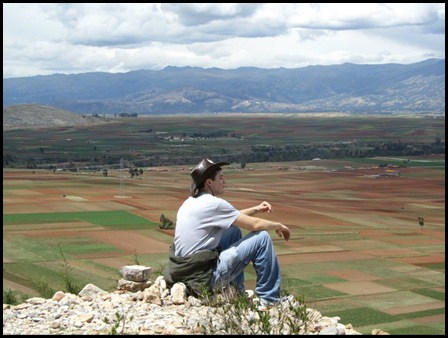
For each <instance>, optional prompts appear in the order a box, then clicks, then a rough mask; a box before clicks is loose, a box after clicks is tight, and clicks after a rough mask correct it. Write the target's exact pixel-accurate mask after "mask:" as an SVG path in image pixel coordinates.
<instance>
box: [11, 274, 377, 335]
mask: <svg viewBox="0 0 448 338" xmlns="http://www.w3.org/2000/svg"><path fill="white" fill-rule="evenodd" d="M130 269H131V270H132V269H134V271H133V272H130ZM124 271H127V273H123V272H124ZM149 271H150V269H149V270H148V269H145V268H143V269H142V267H138V266H130V267H129V266H128V267H126V268H125V269H121V272H122V274H123V276H126V278H130V279H138V280H129V282H132V283H137V285H145V286H147V287H146V288H144V289H143V290H138V291H127V290H125V289H124V288H123V287H122V286H123V285H125V284H126V283H123V282H122V283H121V285H122V286H121V287H120V288H121V289H119V290H116V291H114V292H106V291H104V290H101V289H100V288H98V287H97V286H95V285H92V284H88V285H86V286H85V287H84V288H83V289H82V290H81V291H80V292H79V294H78V295H74V294H70V293H64V292H62V291H58V292H56V293H55V295H54V296H53V298H51V299H44V298H38V297H35V298H30V299H28V300H27V301H26V302H25V303H23V304H19V305H16V306H12V305H6V304H3V334H4V335H5V334H6V335H17V334H20V335H34V334H39V335H46V334H48V335H56V334H57V335H60V334H64V335H66V334H71V335H78V334H79V335H91V334H96V335H102V334H127V335H131V334H154V335H162V334H163V335H165V334H312V335H318V334H320V335H360V333H358V332H357V331H355V330H354V329H353V327H352V326H351V325H350V324H346V325H344V324H342V323H340V322H339V321H340V318H339V317H332V318H329V317H324V316H322V315H321V314H320V313H319V312H318V311H316V310H314V309H309V308H305V307H303V306H302V304H300V302H298V301H297V300H295V299H290V301H288V302H287V303H282V304H280V305H278V306H275V307H273V308H271V309H270V310H269V311H267V312H259V311H258V310H257V307H256V306H250V305H249V306H246V307H238V306H235V305H234V304H231V302H229V301H226V297H225V294H221V295H220V296H221V298H220V301H219V302H216V299H214V302H215V305H212V303H213V302H211V301H210V302H204V301H203V300H202V301H201V300H199V299H197V298H194V297H191V296H189V297H187V292H186V288H185V285H183V284H182V283H177V284H175V285H174V286H173V287H172V288H167V286H166V283H165V280H164V279H163V277H162V276H159V277H157V278H156V279H155V281H154V282H150V281H149V279H146V278H149ZM129 272H130V273H129ZM144 276H146V277H144ZM142 277H143V278H142ZM133 285H134V288H135V285H136V284H133ZM137 289H138V287H137ZM249 294H251V293H249ZM227 300H229V298H227ZM251 302H254V303H256V298H250V302H248V303H247V304H251ZM217 304H219V305H217ZM301 311H306V316H305V317H304V316H303V315H299V314H300V313H301ZM301 318H306V320H305V321H303V320H302V319H301ZM268 323H269V325H267V324H268ZM379 331H381V330H378V332H379ZM381 332H382V331H381ZM376 334H379V333H376ZM381 334H385V333H384V332H382V333H381Z"/></svg>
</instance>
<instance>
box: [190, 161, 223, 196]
mask: <svg viewBox="0 0 448 338" xmlns="http://www.w3.org/2000/svg"><path fill="white" fill-rule="evenodd" d="M229 164H230V163H227V162H217V163H213V164H212V165H211V166H210V167H208V168H207V169H205V171H204V173H203V174H202V179H201V181H200V182H197V184H196V182H194V181H193V182H192V183H191V186H190V192H191V195H192V196H196V190H198V186H200V185H201V184H202V183H203V182H205V180H206V179H207V178H208V175H209V174H210V173H211V172H213V171H214V170H215V169H217V168H219V167H222V166H223V165H229Z"/></svg>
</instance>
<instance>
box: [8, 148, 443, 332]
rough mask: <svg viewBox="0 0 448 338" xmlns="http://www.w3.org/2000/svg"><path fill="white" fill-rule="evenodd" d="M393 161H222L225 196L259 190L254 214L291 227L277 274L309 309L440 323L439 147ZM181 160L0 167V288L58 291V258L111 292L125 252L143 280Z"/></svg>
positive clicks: (180, 192)
mask: <svg viewBox="0 0 448 338" xmlns="http://www.w3.org/2000/svg"><path fill="white" fill-rule="evenodd" d="M406 159H407V160H408V162H407V166H406V167H399V166H387V167H384V166H380V165H379V164H380V163H394V161H395V162H396V163H400V164H401V163H403V159H400V158H399V159H391V158H370V159H362V160H359V159H352V160H315V161H298V162H284V163H254V164H252V163H247V165H246V167H245V168H244V169H242V168H241V166H240V165H239V164H237V163H233V164H231V165H230V166H227V167H225V171H224V174H225V177H226V181H227V189H226V194H225V196H224V197H225V198H226V199H227V200H229V202H231V203H232V204H233V205H235V206H236V207H237V208H241V209H243V208H247V207H250V206H252V205H254V204H258V203H259V202H261V201H263V200H267V201H269V202H270V203H271V204H272V205H273V208H274V212H273V213H272V214H267V215H262V217H266V218H269V219H273V220H278V221H281V222H283V223H285V224H287V225H288V226H289V227H290V228H291V239H290V240H289V241H288V242H284V241H283V240H282V239H280V238H277V237H276V235H275V233H272V234H271V235H272V238H273V240H274V244H275V248H276V252H277V254H278V256H279V260H280V263H281V268H282V275H283V284H284V286H285V287H286V288H287V289H288V290H290V291H293V292H294V293H296V294H297V295H302V296H303V297H304V298H305V300H306V302H307V305H308V306H309V307H312V308H315V309H317V310H319V311H321V312H322V314H323V315H325V316H330V317H331V316H338V317H340V318H341V322H343V323H351V324H352V325H353V326H354V327H355V329H356V330H357V331H359V332H361V333H363V334H370V333H371V331H372V329H374V328H380V329H382V330H384V331H387V332H389V333H391V334H430V335H432V334H434V335H438V334H444V333H445V156H444V155H440V156H426V157H410V158H409V157H407V158H406ZM194 164H195V163H191V165H190V166H187V165H185V166H166V167H151V168H147V169H146V170H145V171H144V173H143V174H142V175H140V176H138V177H133V178H131V177H130V176H129V175H124V174H123V172H122V171H120V170H110V171H109V173H108V175H107V176H106V177H105V176H103V175H102V174H101V173H100V172H96V173H93V172H82V171H79V172H72V173H69V172H54V171H52V170H25V169H23V170H19V169H3V290H4V291H5V290H8V289H10V290H13V291H15V292H20V293H22V294H25V295H27V296H29V297H32V296H38V293H37V291H36V290H34V289H33V287H32V283H31V280H32V279H34V280H36V279H43V280H45V281H47V282H48V283H49V285H50V286H51V287H52V288H54V289H63V288H64V268H65V266H64V259H65V260H66V261H65V262H66V264H68V266H69V267H70V268H71V270H70V274H71V276H72V278H73V280H74V281H75V282H76V283H78V284H79V285H85V284H87V283H92V284H95V285H97V286H99V287H101V288H102V289H104V290H107V291H112V290H114V289H115V288H116V285H117V281H118V279H119V278H120V276H119V273H118V270H119V268H120V267H121V266H123V265H128V264H136V263H138V264H143V265H147V266H151V267H152V268H153V275H152V277H151V279H153V278H154V279H155V277H156V276H157V275H158V274H159V273H160V271H161V269H162V268H163V266H164V265H165V264H166V262H167V252H168V247H169V245H170V244H171V241H172V239H173V231H172V230H162V229H160V228H159V224H160V216H161V215H162V214H163V215H164V216H165V217H166V218H168V219H170V220H173V221H175V218H176V211H177V208H178V207H179V206H180V204H181V203H182V202H183V200H184V199H185V198H186V197H187V195H188V189H189V186H190V176H189V170H190V169H191V166H192V165H194ZM419 218H420V219H423V220H424V222H423V224H421V222H420V221H419ZM61 252H62V253H63V256H62V255H61ZM254 285H255V275H254V272H253V269H252V267H250V266H249V267H248V268H247V270H246V287H247V288H249V289H253V287H254Z"/></svg>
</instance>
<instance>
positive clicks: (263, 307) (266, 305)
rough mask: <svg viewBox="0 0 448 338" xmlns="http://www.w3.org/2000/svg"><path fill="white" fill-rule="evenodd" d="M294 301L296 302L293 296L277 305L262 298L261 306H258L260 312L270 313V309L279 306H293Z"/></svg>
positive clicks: (281, 300)
mask: <svg viewBox="0 0 448 338" xmlns="http://www.w3.org/2000/svg"><path fill="white" fill-rule="evenodd" d="M293 301H294V296H292V295H289V296H285V297H283V298H282V299H280V300H279V301H278V302H276V303H273V302H269V301H267V300H265V299H263V298H260V304H259V305H258V307H257V309H258V311H260V312H266V311H269V310H270V309H272V308H273V307H274V306H278V305H282V304H291V303H292V302H293Z"/></svg>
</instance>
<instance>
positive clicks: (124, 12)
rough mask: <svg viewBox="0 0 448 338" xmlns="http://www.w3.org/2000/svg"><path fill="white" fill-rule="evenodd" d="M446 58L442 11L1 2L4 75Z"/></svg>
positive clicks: (438, 7)
mask: <svg viewBox="0 0 448 338" xmlns="http://www.w3.org/2000/svg"><path fill="white" fill-rule="evenodd" d="M430 57H435V58H445V4H443V3H442V4H439V3H433V4H423V3H421V4H400V3H393V4H379V3H368V4H328V3H326V4H302V3H280V4H275V3H257V4H250V3H230V4H224V3H222V4H211V3H205V4H201V3H188V4H182V3H155V4H136V3H132V4H124V3H121V4H112V3H92V4H90V3H81V4H79V3H43V4H36V3H32V4H28V3H27V4H13V3H4V4H3V77H4V78H8V77H21V76H34V75H48V74H54V73H64V74H70V73H81V72H95V71H104V72H127V71H131V70H136V69H154V70H156V69H162V68H164V67H166V66H168V65H173V66H196V67H204V68H210V67H219V68H224V69H233V68H238V67H245V66H253V67H261V68H277V67H286V68H298V67H304V66H307V65H315V64H322V65H327V64H341V63H344V62H353V63H366V64H369V63H389V62H394V63H413V62H419V61H422V60H424V59H427V58H430Z"/></svg>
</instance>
